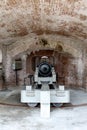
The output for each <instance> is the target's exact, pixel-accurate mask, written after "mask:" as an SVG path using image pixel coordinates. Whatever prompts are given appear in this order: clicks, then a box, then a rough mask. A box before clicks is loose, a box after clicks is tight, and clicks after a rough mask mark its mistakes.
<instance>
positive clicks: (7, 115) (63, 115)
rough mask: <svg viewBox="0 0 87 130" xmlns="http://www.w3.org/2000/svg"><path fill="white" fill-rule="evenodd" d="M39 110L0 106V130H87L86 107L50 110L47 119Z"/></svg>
mask: <svg viewBox="0 0 87 130" xmlns="http://www.w3.org/2000/svg"><path fill="white" fill-rule="evenodd" d="M39 111H40V109H39V108H19V107H8V106H0V130H20V129H21V130H48V129H49V130H87V107H79V108H73V109H72V108H66V109H65V108H63V109H61V108H59V109H58V108H52V109H51V117H50V118H49V119H43V118H40V112H39Z"/></svg>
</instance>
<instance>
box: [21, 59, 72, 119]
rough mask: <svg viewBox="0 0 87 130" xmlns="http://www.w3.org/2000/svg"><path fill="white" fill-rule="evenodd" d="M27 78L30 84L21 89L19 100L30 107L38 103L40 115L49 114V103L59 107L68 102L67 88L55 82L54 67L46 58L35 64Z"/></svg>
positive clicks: (47, 115)
mask: <svg viewBox="0 0 87 130" xmlns="http://www.w3.org/2000/svg"><path fill="white" fill-rule="evenodd" d="M28 78H30V85H25V89H24V90H21V102H22V103H27V104H28V106H30V107H35V106H37V104H38V103H40V106H41V116H44V115H46V117H49V116H50V106H51V105H50V104H52V105H53V106H55V107H60V106H62V105H63V103H69V102H70V93H69V90H65V86H64V85H59V84H58V83H57V75H56V72H55V67H54V66H53V65H52V64H50V63H48V62H47V61H46V60H45V61H41V62H40V63H39V64H38V65H37V66H36V69H35V73H34V75H29V76H28ZM45 112H46V114H45Z"/></svg>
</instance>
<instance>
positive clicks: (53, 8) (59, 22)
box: [0, 0, 87, 43]
mask: <svg viewBox="0 0 87 130" xmlns="http://www.w3.org/2000/svg"><path fill="white" fill-rule="evenodd" d="M43 33H45V34H53V35H56V34H57V35H61V36H65V37H70V38H76V39H80V40H82V41H83V42H86V40H87V0H0V43H9V42H14V41H16V40H18V39H20V38H21V37H23V36H25V35H30V34H36V35H41V34H43Z"/></svg>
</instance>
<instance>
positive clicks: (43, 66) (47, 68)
mask: <svg viewBox="0 0 87 130" xmlns="http://www.w3.org/2000/svg"><path fill="white" fill-rule="evenodd" d="M38 74H39V76H40V77H48V76H52V66H51V65H50V64H49V63H48V62H42V63H40V64H39V66H38Z"/></svg>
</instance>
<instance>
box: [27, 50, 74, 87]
mask: <svg viewBox="0 0 87 130" xmlns="http://www.w3.org/2000/svg"><path fill="white" fill-rule="evenodd" d="M44 55H45V56H48V58H49V57H50V56H52V57H54V67H55V71H56V73H57V74H58V79H57V81H58V83H59V84H63V85H64V84H66V82H67V81H66V77H67V76H68V66H69V64H71V61H70V59H73V58H74V57H73V56H72V55H71V54H69V53H65V52H59V51H55V50H53V49H51V50H49V49H48V50H47V49H46V50H45V49H43V50H39V51H36V52H31V54H30V55H28V56H27V60H26V73H27V74H34V70H33V69H32V65H33V64H34V63H32V59H33V57H37V56H38V57H42V56H44ZM75 69H76V68H75ZM75 69H73V71H76V70H75ZM67 84H68V83H67Z"/></svg>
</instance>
